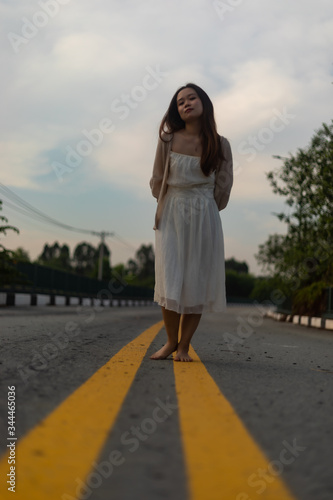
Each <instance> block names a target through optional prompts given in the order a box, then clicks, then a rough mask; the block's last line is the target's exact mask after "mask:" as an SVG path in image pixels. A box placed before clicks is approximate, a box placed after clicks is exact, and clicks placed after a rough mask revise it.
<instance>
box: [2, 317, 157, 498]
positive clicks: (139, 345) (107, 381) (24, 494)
mask: <svg viewBox="0 0 333 500" xmlns="http://www.w3.org/2000/svg"><path fill="white" fill-rule="evenodd" d="M162 326H163V321H160V322H159V323H156V324H155V325H153V326H152V327H150V328H149V329H148V330H146V331H144V332H143V333H142V334H141V335H139V336H138V337H137V338H136V339H134V340H133V341H132V342H130V343H129V344H127V345H126V346H125V347H123V348H122V349H121V350H120V351H119V352H118V353H117V354H116V355H115V356H113V357H112V358H111V359H110V360H109V361H108V362H107V363H106V364H105V365H104V366H102V367H101V368H100V369H99V370H98V371H97V372H96V373H95V374H94V375H93V376H92V377H90V378H89V379H88V380H87V382H85V383H84V384H83V385H82V386H81V387H79V388H78V389H77V390H76V391H75V392H73V393H72V394H71V395H70V396H69V397H68V398H67V399H66V400H65V401H64V402H63V403H61V404H60V405H59V406H58V407H57V408H56V409H55V410H54V411H53V412H52V413H51V414H50V415H49V416H48V417H47V418H46V419H45V420H43V421H42V422H41V423H40V424H38V425H37V426H36V427H35V428H34V429H32V430H31V431H30V432H29V433H28V434H27V435H26V436H25V437H24V438H22V439H21V440H20V441H19V442H18V444H17V448H16V457H17V461H16V478H17V481H16V493H15V494H13V493H11V492H8V490H7V486H9V485H6V479H5V480H4V478H6V477H7V476H6V474H7V473H8V472H9V465H8V463H7V457H8V454H6V456H5V457H3V459H2V460H1V462H0V483H1V484H0V498H11V499H12V498H14V497H15V500H27V499H29V500H30V499H33V500H46V499H47V500H60V499H62V498H68V499H69V498H74V499H75V498H77V494H76V490H77V488H78V483H77V482H76V479H77V478H79V479H80V480H81V481H84V480H85V478H86V477H87V475H88V474H89V472H90V470H91V468H92V462H93V461H94V460H96V458H97V456H98V455H99V453H100V452H101V449H102V447H103V444H104V441H105V439H106V437H107V435H108V433H109V431H110V428H111V427H112V425H113V424H114V422H115V420H116V417H117V415H118V413H119V410H120V408H121V406H122V403H123V401H124V399H125V397H126V394H127V392H128V390H129V388H130V386H131V384H132V382H133V379H134V377H135V374H136V372H137V370H138V368H139V366H140V364H141V362H142V359H143V357H144V355H145V354H146V352H147V349H148V347H149V345H150V344H151V342H152V341H153V339H154V338H155V336H156V335H157V333H158V332H159V331H160V329H161V328H162ZM66 494H67V495H68V496H66Z"/></svg>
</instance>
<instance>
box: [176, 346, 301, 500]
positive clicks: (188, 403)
mask: <svg viewBox="0 0 333 500" xmlns="http://www.w3.org/2000/svg"><path fill="white" fill-rule="evenodd" d="M190 355H191V356H192V357H193V362H192V363H185V362H175V363H174V373H175V380H176V392H177V398H178V407H179V418H180V426H181V434H182V439H183V447H184V453H185V458H186V463H187V474H188V482H189V488H190V498H191V500H255V499H259V498H260V499H262V500H264V499H265V500H273V499H274V500H292V499H293V498H294V497H293V496H291V494H290V493H289V492H288V490H287V489H286V487H285V486H284V484H283V483H282V481H281V480H280V479H279V478H278V475H274V471H276V470H277V469H276V468H275V469H274V464H273V462H272V463H271V464H270V463H269V461H268V460H267V459H266V457H265V456H264V454H263V453H262V452H261V450H260V449H259V447H258V446H257V445H256V443H255V442H254V441H253V439H252V438H251V436H250V435H249V433H248V432H247V430H246V429H245V427H244V425H243V424H242V422H241V421H240V419H239V417H238V416H237V414H236V413H235V411H234V409H233V408H232V406H231V405H230V403H229V402H228V401H227V400H226V399H225V397H224V396H223V395H222V394H221V392H220V390H219V388H218V386H217V385H216V383H215V382H214V380H213V379H212V377H211V376H210V375H209V373H208V372H207V370H206V368H205V366H204V365H203V363H202V362H201V361H200V359H199V357H198V355H197V354H196V352H195V351H194V349H193V348H191V349H190ZM275 465H276V464H275ZM282 467H283V465H282ZM259 471H262V472H259ZM262 473H266V476H264V477H262ZM280 473H281V468H280ZM260 476H261V477H260ZM265 478H266V479H265ZM248 481H249V482H248Z"/></svg>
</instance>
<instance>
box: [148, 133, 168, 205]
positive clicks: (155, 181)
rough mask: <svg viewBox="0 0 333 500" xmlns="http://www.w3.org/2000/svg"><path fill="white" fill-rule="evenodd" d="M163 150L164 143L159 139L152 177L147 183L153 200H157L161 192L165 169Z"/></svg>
mask: <svg viewBox="0 0 333 500" xmlns="http://www.w3.org/2000/svg"><path fill="white" fill-rule="evenodd" d="M164 149H165V142H163V141H162V140H161V139H160V138H159V139H158V143H157V148H156V154H155V160H154V166H153V175H152V177H151V179H150V181H149V185H150V189H151V192H152V195H153V196H154V198H157V199H158V197H159V194H160V191H161V186H162V181H163V175H164V168H165V165H164Z"/></svg>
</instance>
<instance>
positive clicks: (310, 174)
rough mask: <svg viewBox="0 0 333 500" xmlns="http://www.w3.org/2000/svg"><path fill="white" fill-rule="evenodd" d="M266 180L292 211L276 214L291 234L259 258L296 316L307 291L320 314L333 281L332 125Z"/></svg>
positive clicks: (271, 241)
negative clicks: (282, 291) (277, 281)
mask: <svg viewBox="0 0 333 500" xmlns="http://www.w3.org/2000/svg"><path fill="white" fill-rule="evenodd" d="M267 178H268V180H269V181H270V184H271V186H272V188H273V192H274V193H276V194H278V195H280V196H283V197H285V198H286V205H287V210H286V211H285V212H282V213H278V214H275V215H276V216H277V217H278V218H279V219H280V220H281V221H283V222H285V223H286V226H287V231H286V234H285V235H280V234H274V235H271V236H269V238H268V240H267V241H266V242H265V243H263V244H262V245H260V246H259V251H258V253H257V255H256V258H257V260H258V262H259V263H260V264H261V265H262V266H263V269H264V270H265V271H266V272H267V273H268V274H269V275H270V276H271V277H275V278H277V279H278V280H279V281H280V286H281V289H284V290H286V293H287V294H289V295H291V296H292V297H293V299H294V301H293V302H294V306H295V307H296V309H295V311H296V312H297V310H299V303H300V301H299V300H298V298H299V294H300V293H301V294H303V295H304V293H306V292H304V289H307V288H308V287H311V288H310V289H309V290H308V292H309V295H308V297H310V296H311V297H312V300H313V304H317V305H316V307H315V309H316V310H318V312H320V311H321V309H322V307H321V306H320V307H319V306H318V304H323V303H324V300H325V292H324V290H325V288H326V287H327V286H329V285H332V283H333V252H332V250H331V249H332V245H333V121H332V123H331V124H330V125H326V124H325V123H324V124H323V125H322V127H321V128H320V129H319V130H318V131H317V132H316V133H315V135H314V136H313V138H312V140H311V142H310V144H309V146H308V147H306V148H303V149H298V151H297V153H296V154H295V155H291V156H290V157H289V158H287V159H285V160H284V163H283V165H282V167H280V168H278V169H276V170H274V171H271V172H269V173H268V174H267ZM314 283H321V286H317V287H313V286H312V285H313V284H314ZM310 291H311V293H310ZM309 300H310V299H309ZM310 302H311V300H310ZM308 306H309V307H310V305H308Z"/></svg>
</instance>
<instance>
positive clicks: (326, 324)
mask: <svg viewBox="0 0 333 500" xmlns="http://www.w3.org/2000/svg"><path fill="white" fill-rule="evenodd" d="M265 317H266V318H272V319H274V320H275V321H286V322H290V323H293V324H294V325H302V326H308V327H313V328H321V329H322V330H333V319H329V318H317V317H312V316H299V315H297V314H295V316H292V315H291V314H290V315H285V314H281V313H278V312H274V311H267V313H266V314H265Z"/></svg>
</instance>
